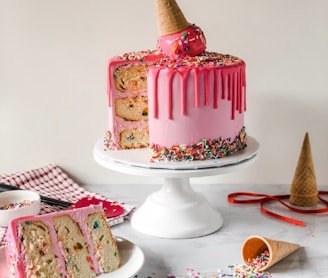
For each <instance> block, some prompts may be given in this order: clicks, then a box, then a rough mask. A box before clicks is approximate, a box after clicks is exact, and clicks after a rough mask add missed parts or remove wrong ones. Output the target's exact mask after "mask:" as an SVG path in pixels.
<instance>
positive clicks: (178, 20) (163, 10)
mask: <svg viewBox="0 0 328 278" xmlns="http://www.w3.org/2000/svg"><path fill="white" fill-rule="evenodd" d="M156 14H157V28H158V33H159V35H160V36H166V35H171V34H175V33H178V32H181V31H182V30H184V29H186V28H187V27H188V26H189V23H188V21H187V20H186V18H185V17H184V15H183V13H182V11H181V10H180V8H179V6H178V4H177V3H176V1H175V0H156Z"/></svg>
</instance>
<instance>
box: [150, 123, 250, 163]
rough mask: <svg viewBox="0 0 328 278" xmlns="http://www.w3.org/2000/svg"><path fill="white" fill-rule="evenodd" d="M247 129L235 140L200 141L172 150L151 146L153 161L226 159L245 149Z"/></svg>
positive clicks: (172, 148)
mask: <svg viewBox="0 0 328 278" xmlns="http://www.w3.org/2000/svg"><path fill="white" fill-rule="evenodd" d="M246 141H247V135H246V132H245V127H243V128H242V129H241V131H240V132H239V134H238V135H237V136H236V138H235V140H233V141H232V140H231V138H227V139H222V138H221V137H220V138H218V139H213V140H206V139H203V140H200V142H198V143H197V144H192V145H176V146H172V147H171V148H167V147H163V146H160V145H157V144H152V145H151V146H150V149H151V152H152V155H151V160H152V161H175V162H179V161H196V160H207V159H218V158H222V157H226V156H229V155H232V154H234V153H236V152H237V151H240V150H242V149H244V148H245V147H246V146H247V144H246Z"/></svg>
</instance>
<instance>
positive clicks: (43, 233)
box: [19, 221, 62, 278]
mask: <svg viewBox="0 0 328 278" xmlns="http://www.w3.org/2000/svg"><path fill="white" fill-rule="evenodd" d="M19 229H20V231H19V234H20V235H21V238H20V241H21V249H22V252H24V253H25V254H26V256H25V262H24V264H25V265H26V269H25V273H26V276H27V277H39V276H40V275H41V274H42V275H43V276H42V277H55V278H57V277H58V278H59V277H62V276H61V274H60V271H59V269H58V267H57V266H58V262H57V258H56V256H55V254H54V252H53V250H52V240H51V237H50V233H49V230H48V227H47V225H45V224H44V223H43V222H41V221H24V222H23V223H22V224H21V226H20V227H19Z"/></svg>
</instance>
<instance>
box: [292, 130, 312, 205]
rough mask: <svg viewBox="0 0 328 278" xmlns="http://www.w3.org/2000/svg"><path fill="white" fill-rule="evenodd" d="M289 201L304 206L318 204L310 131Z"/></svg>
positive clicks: (300, 157)
mask: <svg viewBox="0 0 328 278" xmlns="http://www.w3.org/2000/svg"><path fill="white" fill-rule="evenodd" d="M289 202H290V203H292V204H294V205H297V206H304V207H312V206H315V205H317V204H318V188H317V182H316V177H315V172H314V166H313V161H312V153H311V145H310V139H309V134H308V133H306V134H305V138H304V141H303V145H302V150H301V153H300V155H299V158H298V163H297V167H296V170H295V173H294V178H293V181H292V184H291V187H290V198H289Z"/></svg>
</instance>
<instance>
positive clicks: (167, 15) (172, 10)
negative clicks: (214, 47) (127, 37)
mask: <svg viewBox="0 0 328 278" xmlns="http://www.w3.org/2000/svg"><path fill="white" fill-rule="evenodd" d="M156 14H157V27H158V33H159V35H160V37H159V38H158V41H157V49H158V50H159V51H160V52H162V53H164V54H167V55H179V56H196V55H199V54H202V53H203V52H204V51H205V49H206V39H205V36H204V33H203V31H202V30H201V29H200V28H199V27H198V26H196V25H194V24H190V23H188V21H187V20H186V18H185V16H184V15H183V13H182V11H181V9H180V8H179V6H178V4H177V3H176V1H175V0H156Z"/></svg>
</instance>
